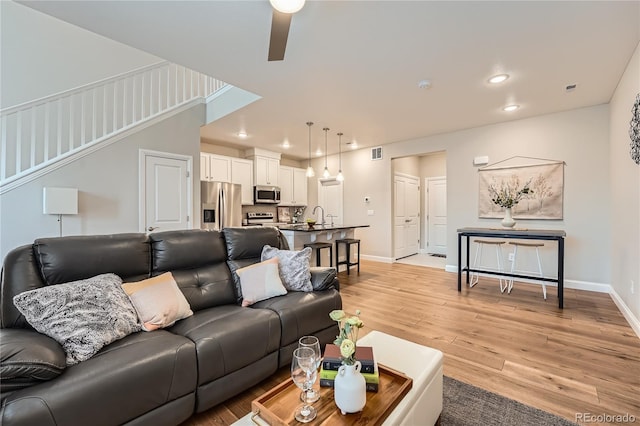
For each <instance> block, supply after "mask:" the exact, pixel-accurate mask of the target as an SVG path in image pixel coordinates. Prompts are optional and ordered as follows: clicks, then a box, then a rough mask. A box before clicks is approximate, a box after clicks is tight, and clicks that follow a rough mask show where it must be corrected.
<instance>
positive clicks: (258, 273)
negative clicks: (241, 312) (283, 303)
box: [236, 258, 287, 306]
mask: <svg viewBox="0 0 640 426" xmlns="http://www.w3.org/2000/svg"><path fill="white" fill-rule="evenodd" d="M236 274H238V277H240V287H241V289H242V306H249V305H253V304H254V303H256V302H259V301H261V300H266V299H270V298H272V297H275V296H282V295H283V294H287V289H286V288H284V286H283V285H282V281H281V280H280V274H279V273H278V259H277V258H273V259H269V260H266V261H264V262H260V263H256V264H254V265H250V266H247V267H245V268H240V269H238V270H237V271H236Z"/></svg>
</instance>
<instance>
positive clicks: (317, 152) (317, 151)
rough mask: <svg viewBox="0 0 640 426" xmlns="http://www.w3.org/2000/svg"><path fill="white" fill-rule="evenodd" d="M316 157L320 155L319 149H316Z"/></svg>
mask: <svg viewBox="0 0 640 426" xmlns="http://www.w3.org/2000/svg"><path fill="white" fill-rule="evenodd" d="M316 155H317V156H320V155H322V151H321V150H320V148H318V149H317V150H316Z"/></svg>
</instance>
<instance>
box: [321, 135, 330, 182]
mask: <svg viewBox="0 0 640 426" xmlns="http://www.w3.org/2000/svg"><path fill="white" fill-rule="evenodd" d="M322 130H324V171H323V172H322V177H323V178H325V179H326V178H328V177H329V176H330V175H331V174H330V173H329V168H328V167H327V132H328V131H329V128H328V127H325V128H324V129H322Z"/></svg>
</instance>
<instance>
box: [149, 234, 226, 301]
mask: <svg viewBox="0 0 640 426" xmlns="http://www.w3.org/2000/svg"><path fill="white" fill-rule="evenodd" d="M149 238H150V239H151V253H152V262H151V274H152V275H153V276H155V275H160V274H163V273H165V272H171V273H172V274H173V278H174V279H175V280H176V283H177V284H178V287H180V290H181V291H182V293H183V294H184V296H185V297H186V298H187V301H188V302H189V305H190V306H191V309H192V310H193V311H198V310H201V309H205V308H210V307H213V306H219V305H227V304H234V303H236V296H235V291H234V282H233V279H232V277H231V271H230V270H229V267H228V266H227V263H226V260H227V251H226V249H225V244H224V240H223V239H222V235H221V234H220V233H219V232H217V231H205V230H200V229H192V230H181V231H167V232H158V233H155V234H151V235H150V236H149Z"/></svg>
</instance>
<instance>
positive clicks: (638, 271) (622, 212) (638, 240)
mask: <svg viewBox="0 0 640 426" xmlns="http://www.w3.org/2000/svg"><path fill="white" fill-rule="evenodd" d="M638 93H640V45H639V46H638V47H637V48H636V51H635V53H634V54H633V57H632V58H631V61H630V62H629V65H628V66H627V69H626V71H625V73H624V75H623V77H622V79H621V80H620V83H619V84H618V87H617V89H616V91H615V93H614V95H613V98H612V99H611V104H610V105H611V107H610V133H609V135H610V143H609V150H610V152H611V156H610V159H609V162H610V170H611V175H610V176H611V177H610V179H611V183H610V191H611V197H610V199H608V200H605V201H608V202H610V203H611V215H612V218H613V220H612V229H611V231H612V232H611V239H612V250H611V253H610V262H611V286H612V287H613V290H614V291H615V292H616V293H617V295H618V296H619V298H620V299H622V301H623V303H624V304H625V305H626V306H627V308H628V309H629V310H630V311H631V313H632V315H633V316H634V317H635V322H636V327H638V326H640V166H639V165H637V164H636V163H634V162H633V160H632V159H631V157H630V155H629V150H630V145H629V144H630V142H631V139H630V138H629V133H628V132H629V121H630V120H631V107H632V106H633V103H634V101H635V97H636V95H637V94H638ZM632 283H633V284H632ZM632 288H633V290H632ZM636 333H638V335H640V328H636Z"/></svg>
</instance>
